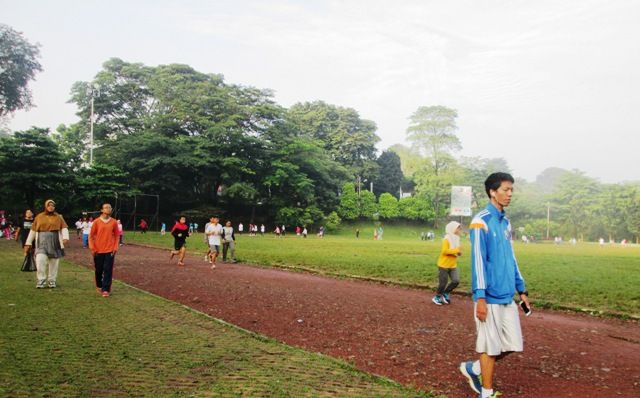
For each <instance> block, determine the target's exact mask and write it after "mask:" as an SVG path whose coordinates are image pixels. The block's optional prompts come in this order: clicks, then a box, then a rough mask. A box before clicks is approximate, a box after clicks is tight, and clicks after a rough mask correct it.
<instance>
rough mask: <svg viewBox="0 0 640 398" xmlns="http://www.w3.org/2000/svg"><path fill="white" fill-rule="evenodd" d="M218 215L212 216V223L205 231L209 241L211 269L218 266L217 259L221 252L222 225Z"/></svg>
mask: <svg viewBox="0 0 640 398" xmlns="http://www.w3.org/2000/svg"><path fill="white" fill-rule="evenodd" d="M218 221H219V218H218V217H212V218H211V223H210V224H209V226H207V230H206V231H204V232H205V234H206V236H207V239H208V241H209V250H210V252H209V258H211V269H214V268H215V267H216V260H217V259H218V255H219V254H220V245H221V244H222V242H221V238H222V225H220V224H219V223H218Z"/></svg>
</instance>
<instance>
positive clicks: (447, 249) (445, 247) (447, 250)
mask: <svg viewBox="0 0 640 398" xmlns="http://www.w3.org/2000/svg"><path fill="white" fill-rule="evenodd" d="M441 253H442V254H444V255H445V256H454V257H457V256H458V254H459V253H460V248H459V247H456V248H455V249H452V248H451V246H450V244H449V239H446V238H445V239H443V240H442V249H441Z"/></svg>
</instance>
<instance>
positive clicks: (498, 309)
mask: <svg viewBox="0 0 640 398" xmlns="http://www.w3.org/2000/svg"><path fill="white" fill-rule="evenodd" d="M513 183H514V180H513V177H512V176H511V175H509V174H507V173H494V174H491V175H490V176H489V177H488V178H487V179H486V181H485V182H484V185H485V191H486V192H487V195H488V196H489V199H490V201H491V202H490V203H489V204H488V205H487V207H486V208H485V209H484V210H482V211H481V212H479V213H478V214H477V215H476V216H475V217H474V218H473V220H472V221H471V226H470V228H469V233H470V236H471V282H472V283H471V284H472V289H473V301H474V303H475V304H474V318H475V321H476V329H477V339H476V352H478V353H479V354H480V359H479V360H478V361H475V362H472V361H468V362H463V363H461V364H460V371H461V372H462V374H463V375H464V376H465V377H467V379H468V380H469V385H470V386H471V388H472V389H473V390H474V391H475V392H477V393H479V394H480V398H487V397H496V396H497V395H498V393H497V392H494V391H493V375H494V366H495V362H496V360H499V359H501V358H503V357H504V356H505V355H507V354H510V353H511V352H521V351H522V350H523V344H522V330H521V328H520V318H519V315H518V306H517V305H516V304H515V303H514V301H513V296H514V295H515V294H516V293H518V295H519V296H520V299H521V300H522V301H524V302H525V303H526V304H527V306H529V299H528V293H527V291H526V289H525V284H524V279H523V278H522V275H521V274H520V270H519V268H518V263H517V261H516V258H515V255H514V253H513V245H512V241H511V223H510V222H509V219H508V218H507V217H506V216H505V213H504V208H505V207H507V206H509V204H510V203H511V197H512V195H513ZM480 376H481V377H480Z"/></svg>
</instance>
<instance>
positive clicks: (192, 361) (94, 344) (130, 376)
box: [0, 241, 431, 397]
mask: <svg viewBox="0 0 640 398" xmlns="http://www.w3.org/2000/svg"><path fill="white" fill-rule="evenodd" d="M0 253H1V254H0V319H1V320H2V322H1V323H0V396H11V397H34V396H47V397H53V396H65V397H66V396H78V397H87V396H91V397H111V396H113V397H128V396H154V397H155V396H162V397H165V396H175V397H179V396H211V397H220V396H223V397H227V396H228V397H235V396H259V397H265V396H268V397H285V396H287V397H288V396H291V397H298V396H314V397H315V396H356V397H357V396H362V397H365V396H366V397H375V396H378V397H431V395H429V394H427V393H425V392H420V391H416V390H412V389H409V388H405V387H403V386H400V385H397V384H395V383H393V382H390V381H388V380H386V379H382V378H379V377H375V376H371V375H368V374H365V373H362V372H360V371H358V370H356V369H355V368H354V367H352V366H351V365H349V364H347V363H344V362H341V361H338V360H334V359H331V358H327V357H325V356H321V355H317V354H312V353H308V352H305V351H302V350H299V349H295V348H291V347H288V346H285V345H283V344H280V343H277V342H274V341H271V340H269V339H266V338H263V337H260V336H257V335H254V334H251V333H249V332H246V331H242V330H239V329H237V328H235V327H232V326H229V325H226V324H223V323H221V322H218V321H216V320H214V319H212V318H210V317H207V316H205V315H203V314H201V313H198V312H195V311H192V310H189V309H187V308H185V307H183V306H181V305H178V304H175V303H172V302H169V301H166V300H164V299H161V298H159V297H156V296H152V295H150V294H146V293H144V292H141V291H139V290H137V289H134V288H132V287H129V286H127V285H124V284H122V283H119V282H117V281H116V282H115V289H114V290H115V292H116V294H114V295H112V296H111V297H110V298H108V299H104V298H102V297H100V296H98V295H97V293H96V292H95V289H94V287H93V281H92V276H93V274H92V272H91V271H89V270H87V269H85V268H82V267H79V266H76V265H73V264H70V263H66V262H65V263H63V264H61V269H60V274H59V279H58V284H59V286H58V288H56V289H43V290H36V289H35V274H34V273H23V272H20V270H19V268H20V264H21V260H22V256H21V255H20V253H19V251H18V250H17V248H16V245H15V243H14V242H6V241H0Z"/></svg>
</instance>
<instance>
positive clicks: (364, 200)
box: [360, 191, 378, 219]
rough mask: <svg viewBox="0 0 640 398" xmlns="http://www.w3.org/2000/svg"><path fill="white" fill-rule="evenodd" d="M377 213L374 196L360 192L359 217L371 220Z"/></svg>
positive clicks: (367, 192) (371, 193)
mask: <svg viewBox="0 0 640 398" xmlns="http://www.w3.org/2000/svg"><path fill="white" fill-rule="evenodd" d="M377 213H378V204H377V203H376V195H374V193H373V192H371V191H360V217H363V218H368V219H371V218H373V217H374V216H375V215H376V214H377Z"/></svg>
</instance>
